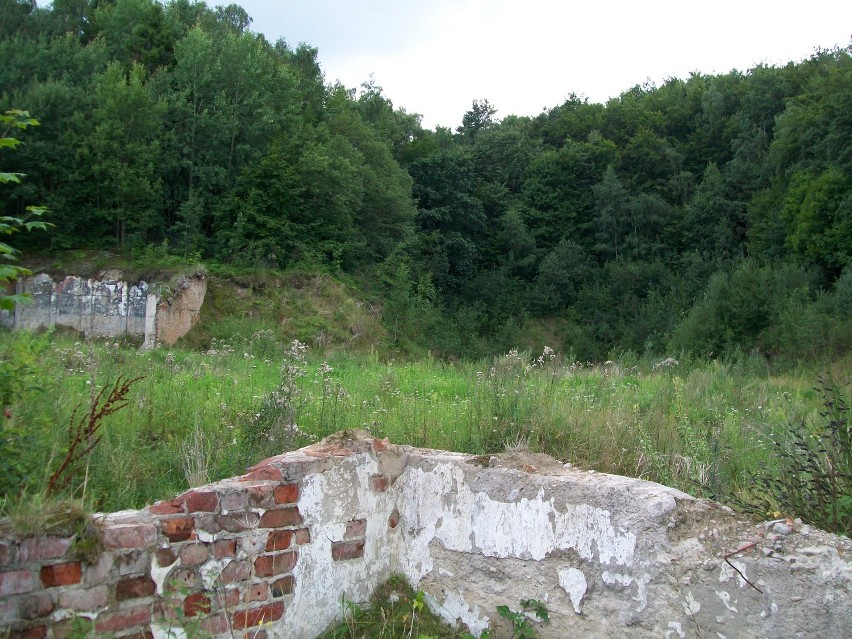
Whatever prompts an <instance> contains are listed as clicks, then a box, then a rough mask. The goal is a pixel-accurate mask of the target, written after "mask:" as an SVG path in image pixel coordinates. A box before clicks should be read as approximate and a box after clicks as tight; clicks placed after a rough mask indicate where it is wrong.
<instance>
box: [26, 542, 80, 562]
mask: <svg viewBox="0 0 852 639" xmlns="http://www.w3.org/2000/svg"><path fill="white" fill-rule="evenodd" d="M72 541H73V538H72V537H69V538H63V537H30V538H29V539H24V540H23V541H22V542H21V544H20V546H18V561H19V562H21V563H22V564H25V563H29V562H30V561H44V560H45V559H58V558H60V557H64V556H65V553H66V552H68V549H69V548H70V547H71V542H72Z"/></svg>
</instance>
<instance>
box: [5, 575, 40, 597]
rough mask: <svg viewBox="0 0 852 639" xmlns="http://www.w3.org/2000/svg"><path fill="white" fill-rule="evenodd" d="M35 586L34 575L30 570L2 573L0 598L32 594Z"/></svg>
mask: <svg viewBox="0 0 852 639" xmlns="http://www.w3.org/2000/svg"><path fill="white" fill-rule="evenodd" d="M34 585H35V584H34V582H33V575H32V573H31V572H30V571H29V570H15V571H13V572H0V597H8V596H9V595H20V594H23V593H26V592H30V591H31V590H32V589H33V587H34Z"/></svg>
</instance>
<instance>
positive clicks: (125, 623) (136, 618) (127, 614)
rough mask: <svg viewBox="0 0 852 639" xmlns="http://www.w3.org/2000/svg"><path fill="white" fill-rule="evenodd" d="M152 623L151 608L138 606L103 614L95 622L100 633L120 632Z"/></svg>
mask: <svg viewBox="0 0 852 639" xmlns="http://www.w3.org/2000/svg"><path fill="white" fill-rule="evenodd" d="M149 623H151V606H150V605H147V606H137V607H136V608H130V609H129V610H121V611H119V612H114V613H102V614H100V615H98V619H97V621H96V622H95V630H97V631H98V632H118V631H119V630H128V629H130V628H133V627H134V626H144V625H147V624H149Z"/></svg>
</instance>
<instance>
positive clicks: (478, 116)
mask: <svg viewBox="0 0 852 639" xmlns="http://www.w3.org/2000/svg"><path fill="white" fill-rule="evenodd" d="M495 115H497V109H495V108H494V107H493V106H491V103H489V102H488V100H474V101H473V104H472V105H471V107H470V111H468V112H467V113H465V114H464V116H463V117H462V124H461V126H460V127H459V128H458V129H456V130H457V131H458V133H459V134H460V135H461V136H462V137H463V138H464V139H466V140H470V141H473V140H474V139H475V138H476V134H477V133H479V132H480V131H484V130H486V129H489V128H491V127H492V126H494V124H495V123H496V122H495V120H494V116H495Z"/></svg>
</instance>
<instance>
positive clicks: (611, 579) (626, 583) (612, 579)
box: [601, 570, 633, 588]
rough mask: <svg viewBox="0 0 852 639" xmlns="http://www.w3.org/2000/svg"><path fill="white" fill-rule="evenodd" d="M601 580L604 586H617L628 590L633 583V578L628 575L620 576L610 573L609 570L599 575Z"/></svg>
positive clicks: (619, 574)
mask: <svg viewBox="0 0 852 639" xmlns="http://www.w3.org/2000/svg"><path fill="white" fill-rule="evenodd" d="M601 579H603V580H604V583H605V584H608V585H610V586H614V585H619V586H622V587H624V588H629V587H630V584H631V583H632V582H633V577H631V576H630V575H622V574H621V573H617V572H610V571H609V570H604V571H603V572H602V573H601Z"/></svg>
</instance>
